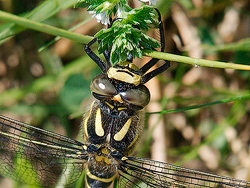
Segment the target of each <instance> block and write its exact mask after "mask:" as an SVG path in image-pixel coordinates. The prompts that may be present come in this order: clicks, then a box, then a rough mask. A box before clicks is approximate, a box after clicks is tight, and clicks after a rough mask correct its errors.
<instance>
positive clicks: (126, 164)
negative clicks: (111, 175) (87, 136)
mask: <svg viewBox="0 0 250 188" xmlns="http://www.w3.org/2000/svg"><path fill="white" fill-rule="evenodd" d="M119 163H120V167H119V170H120V172H119V174H120V178H119V180H118V185H119V187H143V188H144V187H217V188H221V187H228V188H229V187H250V182H245V181H241V180H237V179H232V178H227V177H222V176H217V175H212V174H208V173H204V172H199V171H195V170H191V169H187V168H182V167H178V166H174V165H171V164H168V163H162V162H157V161H152V160H146V159H142V158H137V157H125V158H123V160H119Z"/></svg>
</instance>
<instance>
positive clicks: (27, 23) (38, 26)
mask: <svg viewBox="0 0 250 188" xmlns="http://www.w3.org/2000/svg"><path fill="white" fill-rule="evenodd" d="M0 19H1V20H4V21H7V22H13V23H15V24H17V25H20V26H22V27H27V28H30V29H33V30H36V31H40V32H43V33H47V34H50V35H54V36H61V37H65V38H68V39H70V40H73V41H77V42H80V43H84V44H87V43H88V42H89V41H90V40H92V39H93V37H90V36H86V35H81V34H78V33H73V32H70V31H66V30H64V29H60V28H57V27H53V26H50V25H47V24H43V23H39V22H36V21H32V20H29V19H26V18H23V17H19V16H16V15H13V14H10V13H7V12H4V11H1V10H0Z"/></svg>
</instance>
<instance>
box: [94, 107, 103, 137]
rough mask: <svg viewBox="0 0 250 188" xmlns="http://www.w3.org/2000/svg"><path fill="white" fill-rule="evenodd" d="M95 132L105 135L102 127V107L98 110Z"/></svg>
mask: <svg viewBox="0 0 250 188" xmlns="http://www.w3.org/2000/svg"><path fill="white" fill-rule="evenodd" d="M95 133H96V134H97V135H98V136H104V130H103V128H102V115H101V109H100V108H98V109H97V111H96V116H95Z"/></svg>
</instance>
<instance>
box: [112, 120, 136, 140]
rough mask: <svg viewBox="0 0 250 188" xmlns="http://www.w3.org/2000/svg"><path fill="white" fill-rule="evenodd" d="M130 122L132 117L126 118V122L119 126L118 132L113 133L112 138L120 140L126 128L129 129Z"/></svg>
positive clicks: (126, 130) (125, 132)
mask: <svg viewBox="0 0 250 188" xmlns="http://www.w3.org/2000/svg"><path fill="white" fill-rule="evenodd" d="M131 122H132V119H131V118H129V119H128V120H127V122H126V123H125V124H124V125H123V127H122V128H121V130H120V131H119V132H118V133H116V134H115V136H114V139H115V140H116V141H121V140H122V139H123V138H124V136H125V135H126V134H127V132H128V130H129V127H130V125H131Z"/></svg>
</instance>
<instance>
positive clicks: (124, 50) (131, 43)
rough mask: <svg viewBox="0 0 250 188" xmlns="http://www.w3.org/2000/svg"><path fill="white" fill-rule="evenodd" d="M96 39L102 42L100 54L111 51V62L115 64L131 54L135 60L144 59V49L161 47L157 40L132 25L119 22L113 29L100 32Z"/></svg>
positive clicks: (99, 48)
mask: <svg viewBox="0 0 250 188" xmlns="http://www.w3.org/2000/svg"><path fill="white" fill-rule="evenodd" d="M95 37H97V38H98V39H99V40H100V44H99V47H98V51H99V53H103V52H104V51H105V50H106V49H109V51H110V52H111V55H110V61H111V63H113V64H116V63H118V62H119V61H125V60H126V58H127V57H128V55H129V54H131V55H132V56H133V58H135V57H139V58H142V49H152V47H153V48H158V47H160V45H159V43H158V42H157V40H155V39H153V38H151V37H149V36H147V35H146V34H144V33H143V32H142V31H141V30H139V29H136V28H134V27H133V26H132V25H130V24H125V25H124V24H123V23H121V22H120V21H118V20H117V21H115V22H114V23H113V26H112V27H111V28H109V29H103V30H101V31H99V32H98V33H97V34H96V35H95Z"/></svg>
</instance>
